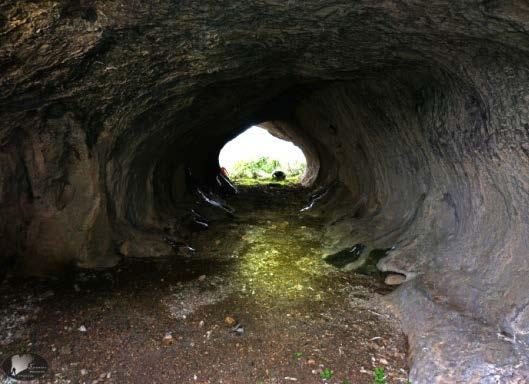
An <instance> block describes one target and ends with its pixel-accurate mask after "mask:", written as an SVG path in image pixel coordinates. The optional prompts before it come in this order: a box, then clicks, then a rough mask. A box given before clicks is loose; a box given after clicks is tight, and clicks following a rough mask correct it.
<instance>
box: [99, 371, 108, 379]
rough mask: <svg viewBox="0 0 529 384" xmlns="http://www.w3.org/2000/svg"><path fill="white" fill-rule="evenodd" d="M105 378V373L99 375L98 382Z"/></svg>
mask: <svg viewBox="0 0 529 384" xmlns="http://www.w3.org/2000/svg"><path fill="white" fill-rule="evenodd" d="M105 377H107V374H106V373H102V374H100V375H99V380H103V379H104V378H105Z"/></svg>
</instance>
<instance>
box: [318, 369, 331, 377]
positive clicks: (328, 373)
mask: <svg viewBox="0 0 529 384" xmlns="http://www.w3.org/2000/svg"><path fill="white" fill-rule="evenodd" d="M333 375H334V372H333V371H332V369H330V368H325V369H324V370H323V371H321V372H320V377H321V378H322V379H331V378H332V377H333Z"/></svg>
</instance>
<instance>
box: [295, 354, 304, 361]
mask: <svg viewBox="0 0 529 384" xmlns="http://www.w3.org/2000/svg"><path fill="white" fill-rule="evenodd" d="M294 357H295V358H296V359H298V360H299V359H301V358H302V357H303V352H294Z"/></svg>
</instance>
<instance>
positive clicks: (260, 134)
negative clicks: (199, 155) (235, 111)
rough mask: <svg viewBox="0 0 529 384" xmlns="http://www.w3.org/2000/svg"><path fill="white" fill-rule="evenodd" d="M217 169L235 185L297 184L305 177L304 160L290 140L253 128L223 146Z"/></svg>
mask: <svg viewBox="0 0 529 384" xmlns="http://www.w3.org/2000/svg"><path fill="white" fill-rule="evenodd" d="M219 165H220V167H221V169H222V170H223V172H226V173H227V174H228V176H229V177H230V178H231V179H232V180H233V181H234V182H235V183H239V184H259V183H262V182H264V183H267V182H271V181H276V182H277V181H281V182H285V183H299V182H301V180H302V179H303V177H304V175H305V172H306V168H307V159H306V156H305V154H304V153H303V151H302V150H301V149H300V148H299V147H298V146H297V145H295V144H294V143H293V142H291V141H290V140H288V139H287V140H285V139H283V138H279V137H277V136H275V135H273V134H272V133H270V132H269V131H268V130H267V129H265V128H263V127H260V126H258V125H254V126H251V127H249V128H248V129H246V130H244V131H243V132H242V133H240V134H239V135H237V136H236V137H235V138H234V139H232V140H230V141H228V142H227V143H226V144H225V145H224V147H223V148H222V150H221V151H220V154H219Z"/></svg>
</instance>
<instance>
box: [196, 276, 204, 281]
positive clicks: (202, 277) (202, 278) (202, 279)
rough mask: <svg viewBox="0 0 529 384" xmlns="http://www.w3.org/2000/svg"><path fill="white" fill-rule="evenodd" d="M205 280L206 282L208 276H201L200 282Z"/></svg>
mask: <svg viewBox="0 0 529 384" xmlns="http://www.w3.org/2000/svg"><path fill="white" fill-rule="evenodd" d="M204 280H206V275H200V276H199V277H198V281H204Z"/></svg>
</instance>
